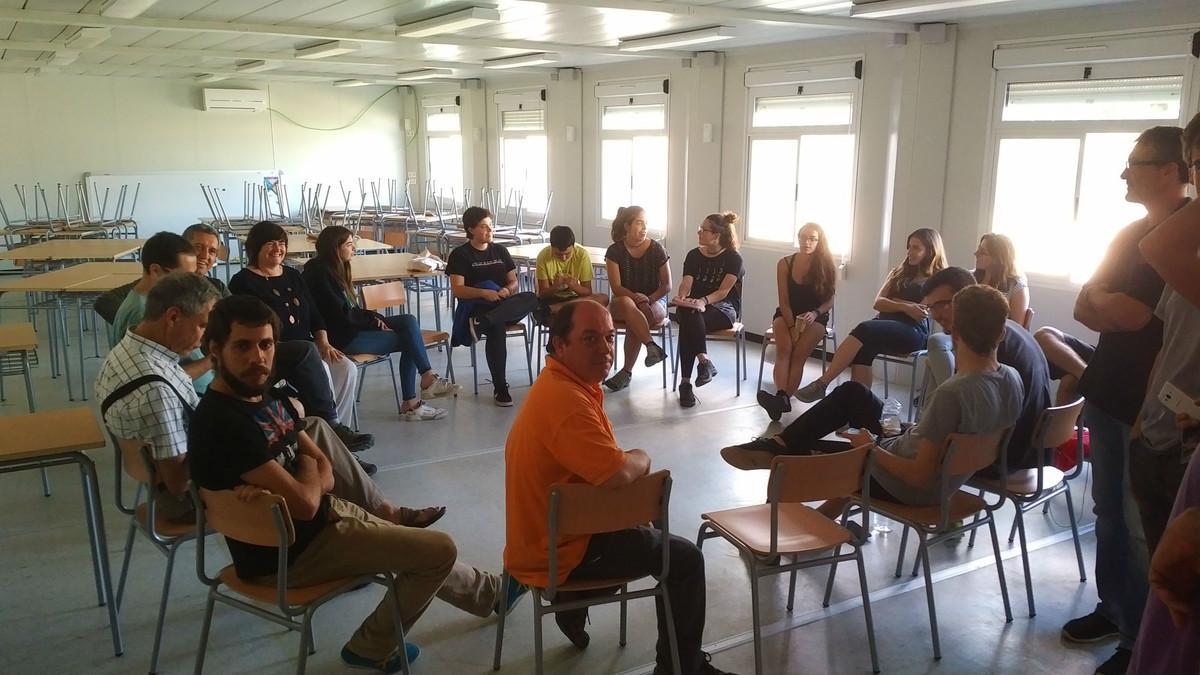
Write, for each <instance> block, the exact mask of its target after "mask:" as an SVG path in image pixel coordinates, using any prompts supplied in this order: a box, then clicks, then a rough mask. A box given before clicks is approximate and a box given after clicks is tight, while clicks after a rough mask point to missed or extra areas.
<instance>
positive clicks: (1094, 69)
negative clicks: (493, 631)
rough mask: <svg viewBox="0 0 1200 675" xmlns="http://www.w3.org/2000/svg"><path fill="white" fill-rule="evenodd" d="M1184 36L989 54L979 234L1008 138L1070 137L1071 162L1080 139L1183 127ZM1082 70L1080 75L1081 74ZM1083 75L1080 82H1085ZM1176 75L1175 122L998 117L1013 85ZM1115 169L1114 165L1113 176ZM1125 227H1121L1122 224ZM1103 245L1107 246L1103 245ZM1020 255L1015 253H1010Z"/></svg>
mask: <svg viewBox="0 0 1200 675" xmlns="http://www.w3.org/2000/svg"><path fill="white" fill-rule="evenodd" d="M1191 36H1192V31H1190V30H1189V31H1167V32H1165V33H1161V32H1160V33H1146V34H1139V35H1136V36H1130V35H1113V36H1093V37H1090V38H1077V39H1072V40H1064V41H1058V42H1052V43H1036V44H1028V45H1021V44H1016V45H1000V46H998V47H997V48H996V49H995V50H994V52H993V57H992V62H993V89H992V106H991V119H990V120H989V124H988V143H987V146H986V151H985V156H984V171H983V185H982V189H981V191H980V194H981V199H980V200H979V201H980V212H979V221H978V222H979V223H980V224H981V225H982V226H983V229H982V230H981V231H980V232H979V234H980V235H983V234H985V233H988V232H992V231H993V227H994V223H993V222H992V219H993V215H994V207H995V199H996V187H997V186H996V180H997V178H998V176H997V171H998V169H999V167H998V166H997V162H998V161H999V150H1000V142H1001V141H1002V140H1004V139H1010V138H1016V139H1020V138H1071V137H1076V138H1079V140H1080V150H1079V153H1080V155H1079V162H1082V161H1083V159H1082V158H1083V152H1084V149H1085V146H1084V143H1083V140H1084V137H1085V135H1086V134H1088V133H1106V132H1107V133H1114V132H1117V133H1120V132H1126V133H1141V132H1142V131H1144V130H1146V129H1148V128H1150V127H1153V126H1159V125H1176V126H1181V127H1182V126H1184V125H1185V124H1187V121H1188V120H1189V119H1190V118H1191V116H1192V115H1193V114H1194V111H1195V104H1196V98H1197V96H1196V94H1197V92H1196V84H1197V80H1198V79H1200V65H1198V64H1197V59H1196V58H1193V57H1191V56H1190V54H1189V53H1188V51H1187V50H1186V47H1187V46H1188V43H1189V42H1190V41H1191ZM1085 69H1086V70H1085ZM1085 73H1086V77H1085ZM1161 76H1182V77H1183V87H1182V91H1181V96H1180V108H1179V119H1177V120H1164V119H1150V120H1079V121H1053V122H1045V121H1032V122H1030V121H1009V122H1005V121H1003V120H1002V118H1001V116H1002V114H1003V111H1004V104H1005V100H1006V96H1007V93H1008V86H1009V85H1010V84H1014V83H1027V82H1055V81H1072V80H1081V79H1092V80H1107V79H1116V78H1137V77H1161ZM1121 168H1122V167H1119V166H1114V167H1113V171H1116V172H1119V171H1120V170H1121ZM1082 176H1083V172H1082V171H1077V173H1076V176H1075V200H1074V201H1075V213H1076V215H1078V213H1079V208H1080V206H1079V190H1080V185H1081V180H1082ZM1125 224H1126V223H1121V225H1122V226H1124V225H1125ZM1105 246H1106V247H1107V243H1106V244H1105ZM1019 254H1020V251H1019V250H1018V255H1019ZM1022 271H1023V272H1024V273H1025V275H1026V276H1027V278H1029V280H1030V281H1031V282H1034V283H1037V284H1038V285H1039V286H1043V287H1046V288H1051V289H1059V290H1071V291H1074V290H1077V289H1078V288H1079V287H1080V285H1081V282H1079V281H1073V280H1072V279H1071V278H1070V277H1071V273H1070V270H1067V271H1066V272H1065V273H1063V274H1049V273H1047V272H1046V271H1044V270H1022Z"/></svg>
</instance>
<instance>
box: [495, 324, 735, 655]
mask: <svg viewBox="0 0 1200 675" xmlns="http://www.w3.org/2000/svg"><path fill="white" fill-rule="evenodd" d="M615 335H616V333H615V331H614V329H613V323H612V317H610V316H609V313H608V311H607V310H606V309H605V308H604V307H602V306H600V305H599V304H596V303H594V302H575V303H570V304H568V305H566V306H564V307H563V308H562V309H561V310H559V312H558V313H557V314H555V316H554V320H553V323H552V324H551V326H550V342H551V344H552V345H553V346H554V351H553V352H552V355H551V356H550V358H548V359H547V360H546V368H545V369H543V370H542V373H541V375H539V376H538V379H537V381H536V382H535V383H534V385H533V388H532V389H530V391H529V397H528V398H527V399H526V401H525V404H524V405H523V406H522V407H521V411H520V412H519V413H518V414H517V418H516V420H515V421H514V422H513V426H512V429H511V430H510V431H509V434H508V443H507V444H506V446H505V450H504V458H505V462H504V463H505V487H506V491H505V493H506V522H507V533H508V540H507V544H506V545H505V547H504V566H505V568H506V569H507V570H508V571H509V573H510V574H511V575H512V576H513V577H515V578H516V579H517V580H518V581H520V582H521V583H523V584H530V585H533V586H538V587H543V588H544V587H545V586H547V585H548V584H549V577H548V576H547V574H548V572H549V561H548V559H547V550H546V549H547V541H548V539H549V536H550V533H549V531H548V529H547V524H546V513H547V511H548V508H549V503H548V500H549V497H548V494H549V489H550V486H551V485H553V484H555V483H568V482H572V483H589V484H591V485H595V486H599V487H607V488H618V487H621V486H623V485H628V484H629V483H631V482H633V481H634V480H636V479H637V478H640V477H641V476H644V475H646V474H647V473H648V472H649V470H650V457H649V456H648V455H647V454H646V452H645V451H644V450H622V449H621V448H620V447H618V446H617V441H616V438H615V437H614V436H613V430H612V425H611V424H610V423H609V421H608V416H607V415H605V414H604V393H603V392H602V391H601V389H600V382H601V381H602V380H603V379H604V377H605V375H607V374H608V371H609V369H610V368H612V362H613V341H614V339H615ZM556 546H557V549H558V561H559V568H558V573H559V578H558V583H562V582H564V581H568V580H570V581H582V580H587V579H606V578H613V577H619V576H626V575H635V574H657V573H659V572H660V571H661V570H660V566H661V564H662V547H663V546H670V547H671V551H670V553H671V568H670V571H669V572H668V574H667V577H666V578H665V579H664V581H663V583H664V584H666V590H667V593H669V594H670V597H671V606H672V609H673V612H672V614H673V617H674V620H675V636H676V638H677V641H678V644H679V663H680V667H681V668H682V669H683V674H682V675H722V671H720V670H718V669H717V668H715V667H713V665H712V664H711V663H709V655H708V654H706V653H705V652H703V651H701V650H700V645H701V638H702V637H703V633H704V610H705V607H704V556H703V554H702V553H701V552H700V549H698V548H696V545H695V544H693V543H692V542H690V541H688V540H686V539H683V538H682V537H679V536H676V535H671V537H670V538H669V539H664V537H663V534H662V532H661V531H659V530H656V529H654V528H652V527H648V526H647V527H639V528H634V529H630V530H621V531H619V532H608V533H604V534H595V535H591V536H560V537H559V540H558V542H556ZM566 595H567V594H566V593H560V594H559V599H565V598H564V597H563V596H566ZM657 605H658V608H657V609H658V651H657V663H658V665H657V667H656V668H655V671H654V672H655V673H660V672H661V673H667V672H671V655H670V649H669V645H668V640H667V634H666V630H667V628H666V616H665V613H664V611H663V606H662V601H661V599H660V600H658V601H657ZM554 619H555V622H556V623H557V624H558V627H559V628H560V629H561V630H562V632H563V634H564V635H566V636H567V638H568V639H570V640H571V643H572V644H574V645H575V646H576V647H578V648H580V649H583V648H584V647H587V645H588V642H589V641H590V637H589V636H588V634H587V631H585V630H584V623H585V621H586V619H587V609H586V608H585V609H578V610H571V611H566V612H558V613H556V614H555V615H554Z"/></svg>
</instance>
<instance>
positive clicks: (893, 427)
mask: <svg viewBox="0 0 1200 675" xmlns="http://www.w3.org/2000/svg"><path fill="white" fill-rule="evenodd" d="M903 410H904V407H903V406H901V405H900V401H897V400H896V399H894V398H889V399H888V400H886V401H884V402H883V413H882V414H880V416H879V426H880V428H881V429H882V430H883V435H884V436H898V435H899V434H900V432H901V430H902V429H901V427H900V413H901V412H902V411H903Z"/></svg>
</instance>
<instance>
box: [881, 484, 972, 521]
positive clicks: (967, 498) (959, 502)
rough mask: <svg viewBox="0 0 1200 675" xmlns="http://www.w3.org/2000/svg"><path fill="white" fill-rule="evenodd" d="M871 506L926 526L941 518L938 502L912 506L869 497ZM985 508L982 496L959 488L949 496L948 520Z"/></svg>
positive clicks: (896, 517) (940, 508) (959, 518)
mask: <svg viewBox="0 0 1200 675" xmlns="http://www.w3.org/2000/svg"><path fill="white" fill-rule="evenodd" d="M871 508H872V509H874V510H876V511H879V512H880V513H886V514H888V515H889V516H894V517H895V519H896V520H905V521H908V522H910V523H916V524H918V525H923V526H926V527H935V526H937V524H938V523H939V522H941V518H942V507H941V506H940V505H938V504H933V505H930V506H912V505H909V504H900V503H898V502H887V501H884V500H882V499H875V498H871ZM985 508H987V502H985V501H984V500H983V499H982V498H980V497H978V496H977V495H973V494H968V493H966V492H963V491H962V490H959V491H957V492H955V493H954V494H953V495H951V496H950V505H949V507H948V509H947V511H948V512H949V520H950V522H954V521H956V520H964V519H966V518H967V517H969V516H973V515H975V514H976V513H979V512H980V511H983V510H984V509H985Z"/></svg>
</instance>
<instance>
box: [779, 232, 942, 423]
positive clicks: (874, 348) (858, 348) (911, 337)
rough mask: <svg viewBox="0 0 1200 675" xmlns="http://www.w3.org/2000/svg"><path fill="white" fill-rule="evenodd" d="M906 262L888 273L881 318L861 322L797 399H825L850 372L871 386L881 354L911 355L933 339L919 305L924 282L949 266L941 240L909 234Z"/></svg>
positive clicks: (877, 303) (879, 301)
mask: <svg viewBox="0 0 1200 675" xmlns="http://www.w3.org/2000/svg"><path fill="white" fill-rule="evenodd" d="M907 244H908V248H907V255H906V256H905V258H904V261H903V262H901V263H900V264H899V265H897V266H896V267H894V268H893V269H892V271H891V272H890V273H889V274H888V277H887V280H886V281H884V282H883V287H882V288H880V289H879V295H878V296H877V297H876V298H875V310H876V311H877V312H879V314H878V315H877V316H876V317H875V318H874V319H870V320H868V321H863V322H862V323H860V324H858V325H857V326H855V327H854V330H852V331H850V335H848V336H847V337H846V339H845V340H843V341H842V343H841V344H840V345H838V348H837V351H836V352H834V354H833V360H832V361H830V363H829V368H828V369H827V370H826V371H825V372H824V373H823V374H822V375H821V376H820V377H818V378H817V379H815V380H813V381H812V382H809V383H808V384H807V385H805V386H804V387H802V388H801V389H800V390H799V391H797V392H796V398H798V399H800V400H801V401H804V402H805V403H812V402H813V401H816V400H818V399H821V398H824V397H825V390H826V388H827V387H828V386H829V383H830V382H833V380H834V378H836V377H837V376H838V375H840V374H841V373H842V371H843V370H845V369H846V368H850V369H851V370H850V379H851V380H853V381H855V382H859V383H861V384H864V385H866V386H867V387H868V388H869V387H870V386H871V379H872V377H871V363H872V362H873V361H874V360H875V357H876V356H877V355H879V354H908V353H910V352H914V351H916V350H918V349H924V347H925V341H926V340H927V339H928V337H929V311H928V310H927V309H926V308H925V306H924V305H922V304H921V300H922V298H923V297H924V287H925V280H926V279H928V278H929V277H931V276H933V275H934V274H936V273H937V272H940V271H941V270H943V269H945V267H946V254H945V251H944V249H943V248H942V237H941V235H939V234H938V233H937V232H936V231H935V230H931V229H929V228H927V227H923V228H921V229H919V230H916V231H914V232H913V233H912V234H910V235H908V241H907Z"/></svg>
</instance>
